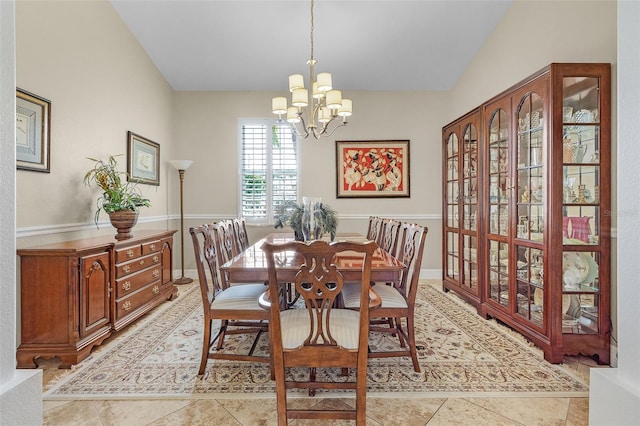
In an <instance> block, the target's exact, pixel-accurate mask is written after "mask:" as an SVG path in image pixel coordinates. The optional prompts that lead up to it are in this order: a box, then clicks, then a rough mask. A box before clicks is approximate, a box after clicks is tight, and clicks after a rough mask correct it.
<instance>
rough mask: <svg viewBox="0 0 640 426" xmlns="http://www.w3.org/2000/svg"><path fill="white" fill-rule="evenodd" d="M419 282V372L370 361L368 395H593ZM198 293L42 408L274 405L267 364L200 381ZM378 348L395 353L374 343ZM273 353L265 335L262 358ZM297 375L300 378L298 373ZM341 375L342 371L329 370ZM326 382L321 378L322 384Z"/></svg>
mask: <svg viewBox="0 0 640 426" xmlns="http://www.w3.org/2000/svg"><path fill="white" fill-rule="evenodd" d="M440 285H441V284H439V282H437V281H435V280H429V281H427V280H423V281H421V286H420V289H419V293H418V300H417V307H416V328H417V339H416V340H417V345H418V347H419V360H420V367H421V370H422V371H421V372H420V373H416V372H415V371H414V370H413V367H412V364H411V360H410V359H409V358H408V357H406V358H386V359H385V358H382V359H370V360H369V367H368V395H370V396H388V397H405V396H409V397H411V396H416V397H471V396H485V397H489V396H522V397H531V396H537V397H586V396H588V386H587V385H586V384H585V383H584V382H583V381H582V380H580V378H578V377H576V376H574V375H573V374H572V372H570V371H569V370H567V369H565V368H563V367H562V366H558V365H553V364H549V363H548V362H546V361H545V360H544V358H543V356H542V352H541V351H540V350H538V349H537V348H535V347H533V346H531V345H530V344H528V343H527V342H526V341H525V340H524V339H523V338H522V337H521V336H519V335H516V334H515V333H513V332H511V331H510V330H508V329H506V328H505V327H504V326H501V325H499V324H497V323H496V322H495V321H487V320H484V319H482V318H481V317H480V316H479V315H477V314H476V313H475V310H473V309H472V308H471V307H470V306H469V305H468V304H466V303H464V302H463V301H461V300H460V299H459V298H457V297H456V296H455V295H453V294H449V293H444V292H443V291H442V290H441V287H440ZM201 303H202V302H201V300H200V292H199V291H198V288H197V286H195V285H192V286H190V287H185V286H181V294H180V296H179V297H178V299H177V300H175V301H173V302H169V303H165V304H163V305H162V306H161V307H159V308H157V309H156V310H155V311H154V312H152V313H151V314H149V315H147V316H146V317H144V318H143V319H141V320H140V321H138V322H137V323H135V324H134V325H133V326H131V327H129V328H128V329H127V330H125V331H124V332H123V333H121V334H120V335H118V336H116V337H115V338H114V339H110V341H108V342H106V344H103V345H102V346H100V347H99V348H98V350H96V351H95V352H94V353H92V354H91V356H90V357H89V358H87V359H86V360H84V361H83V362H82V363H80V364H78V365H77V366H75V367H74V368H73V369H72V370H71V371H69V372H68V373H67V374H64V375H62V376H61V377H60V378H59V380H57V381H56V382H54V383H50V384H49V385H48V386H47V388H46V389H45V391H44V394H43V399H45V400H55V399H117V398H125V397H126V398H127V399H130V398H139V399H148V398H193V399H196V398H198V399H199V398H225V397H229V398H239V397H251V398H257V397H260V396H264V397H272V396H273V395H274V383H273V382H272V381H271V380H270V374H269V367H268V364H260V363H248V362H238V361H225V360H215V361H213V360H209V363H208V364H207V371H206V373H205V375H204V377H203V378H199V377H198V376H197V373H198V366H199V362H200V350H201V341H202V340H201V339H202V324H203V315H202V305H201ZM232 337H233V338H232V339H231V341H230V342H229V343H228V344H226V347H225V350H227V351H246V350H247V347H248V345H250V344H251V340H250V339H249V338H245V337H243V336H241V335H236V336H232ZM370 344H371V346H372V348H373V349H374V350H375V349H380V348H385V347H393V346H396V345H397V339H394V338H393V337H391V336H378V335H375V334H372V336H371V342H370ZM267 350H268V335H266V334H265V335H263V336H262V338H261V340H260V342H259V345H258V351H267ZM292 374H298V373H296V372H293V373H292ZM326 374H328V375H338V374H339V371H329V372H327V373H326ZM319 380H321V378H319Z"/></svg>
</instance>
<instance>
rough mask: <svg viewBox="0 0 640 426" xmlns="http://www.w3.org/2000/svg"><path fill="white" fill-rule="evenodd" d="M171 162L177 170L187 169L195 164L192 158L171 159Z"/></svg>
mask: <svg viewBox="0 0 640 426" xmlns="http://www.w3.org/2000/svg"><path fill="white" fill-rule="evenodd" d="M169 162H170V163H171V165H172V166H173V167H174V168H175V169H176V170H187V169H188V168H189V167H191V165H192V164H193V161H191V160H170V161H169Z"/></svg>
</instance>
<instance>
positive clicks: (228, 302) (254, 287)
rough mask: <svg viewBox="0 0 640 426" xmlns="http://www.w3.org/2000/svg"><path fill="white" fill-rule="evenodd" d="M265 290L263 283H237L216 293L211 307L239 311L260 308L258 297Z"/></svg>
mask: <svg viewBox="0 0 640 426" xmlns="http://www.w3.org/2000/svg"><path fill="white" fill-rule="evenodd" d="M265 291H267V287H266V286H265V285H264V284H238V285H234V286H231V287H229V288H227V289H226V290H223V291H221V292H219V293H218V294H216V298H215V300H214V301H213V303H212V304H211V309H235V310H239V311H255V310H257V309H262V308H261V307H260V305H258V298H259V297H260V295H261V294H262V293H264V292H265Z"/></svg>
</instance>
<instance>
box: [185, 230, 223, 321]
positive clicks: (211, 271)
mask: <svg viewBox="0 0 640 426" xmlns="http://www.w3.org/2000/svg"><path fill="white" fill-rule="evenodd" d="M189 232H190V233H191V238H192V240H193V251H194V255H195V258H196V269H197V271H198V280H199V282H200V291H201V293H202V303H203V304H204V308H205V309H207V310H208V309H209V306H210V305H211V302H213V300H214V298H215V295H216V294H217V293H218V292H219V291H221V290H222V286H221V285H220V279H219V277H218V252H217V249H216V243H215V240H214V235H213V225H211V224H205V225H201V226H198V227H195V228H191V229H189ZM209 280H210V282H209Z"/></svg>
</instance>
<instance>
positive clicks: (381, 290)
mask: <svg viewBox="0 0 640 426" xmlns="http://www.w3.org/2000/svg"><path fill="white" fill-rule="evenodd" d="M373 289H374V290H375V292H376V293H378V296H380V299H382V305H380V307H381V308H406V307H407V301H406V300H405V298H404V297H402V294H401V293H400V292H399V291H398V289H396V288H395V287H394V286H392V285H387V284H384V283H378V284H376V285H375V286H374V287H373ZM342 298H343V300H344V307H345V308H349V309H359V308H360V284H345V286H344V288H343V289H342ZM374 314H375V312H374Z"/></svg>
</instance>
